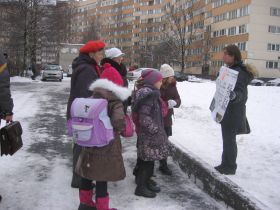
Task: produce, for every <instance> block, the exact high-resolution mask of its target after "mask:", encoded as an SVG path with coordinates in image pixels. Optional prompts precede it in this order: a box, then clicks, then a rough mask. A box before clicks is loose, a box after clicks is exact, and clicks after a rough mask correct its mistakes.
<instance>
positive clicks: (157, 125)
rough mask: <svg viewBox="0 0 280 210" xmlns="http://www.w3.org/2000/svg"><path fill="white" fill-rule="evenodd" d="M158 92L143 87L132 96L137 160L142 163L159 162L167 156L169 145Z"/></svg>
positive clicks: (146, 86) (151, 88) (149, 86)
mask: <svg viewBox="0 0 280 210" xmlns="http://www.w3.org/2000/svg"><path fill="white" fill-rule="evenodd" d="M159 98H160V91H159V90H157V89H156V88H154V87H153V86H151V85H144V86H143V87H141V88H140V89H139V90H137V91H136V92H135V93H134V94H133V96H132V111H133V112H135V113H137V114H138V119H139V130H138V133H137V135H138V138H137V153H138V158H140V159H141V160H144V161H153V160H161V159H165V158H167V156H168V155H169V143H168V139H167V135H166V133H165V130H164V123H163V116H162V110H161V105H160V100H159Z"/></svg>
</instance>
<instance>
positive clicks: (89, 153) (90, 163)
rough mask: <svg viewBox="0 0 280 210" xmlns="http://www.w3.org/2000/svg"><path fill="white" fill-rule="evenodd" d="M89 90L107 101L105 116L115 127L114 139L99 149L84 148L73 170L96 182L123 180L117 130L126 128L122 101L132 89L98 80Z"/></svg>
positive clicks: (123, 169)
mask: <svg viewBox="0 0 280 210" xmlns="http://www.w3.org/2000/svg"><path fill="white" fill-rule="evenodd" d="M90 89H91V90H92V91H93V97H94V98H104V99H107V100H108V102H109V103H108V115H109V117H110V119H111V123H112V126H113V128H114V140H112V141H111V142H110V143H109V145H107V146H104V147H101V148H98V147H91V148H83V150H82V152H81V154H80V157H79V160H78V163H77V167H76V172H77V173H78V174H79V175H80V176H82V177H84V178H87V179H90V180H95V181H118V180H121V179H124V177H125V168H124V163H123V157H122V145H121V141H120V132H121V131H123V130H124V128H125V120H124V112H123V104H122V101H124V100H126V99H127V98H128V97H129V96H130V94H131V91H130V90H129V89H128V88H125V87H120V86H117V85H115V84H114V83H112V82H110V81H108V80H106V79H99V80H97V81H95V82H94V83H93V84H92V85H91V86H90Z"/></svg>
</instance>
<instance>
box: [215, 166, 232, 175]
mask: <svg viewBox="0 0 280 210" xmlns="http://www.w3.org/2000/svg"><path fill="white" fill-rule="evenodd" d="M214 168H215V169H216V170H217V171H219V172H220V173H221V174H225V175H234V174H235V172H236V167H228V166H225V165H218V166H216V167H214Z"/></svg>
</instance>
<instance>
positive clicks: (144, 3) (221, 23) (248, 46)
mask: <svg viewBox="0 0 280 210" xmlns="http://www.w3.org/2000/svg"><path fill="white" fill-rule="evenodd" d="M77 5H78V6H77V9H76V13H75V15H74V16H73V20H72V23H73V24H72V26H73V29H74V32H75V33H74V34H76V35H75V36H74V37H75V41H76V43H81V42H82V41H84V40H82V37H85V35H84V34H85V33H86V32H87V33H88V35H89V36H88V37H87V38H90V35H91V34H92V32H90V27H91V25H92V24H93V23H94V24H96V25H95V27H94V28H95V29H98V30H96V31H97V32H98V34H99V37H100V38H101V39H103V40H104V41H105V42H106V43H107V44H108V46H109V47H110V46H117V47H119V48H121V49H122V50H123V51H124V52H125V53H126V54H127V55H129V56H127V57H126V62H127V63H128V64H134V63H137V64H140V65H141V66H155V67H158V65H159V64H158V63H156V62H155V52H154V48H155V47H156V46H157V45H158V44H160V43H162V42H164V41H165V38H166V37H164V36H166V34H167V30H173V29H171V28H172V27H171V26H172V21H170V17H168V11H170V10H168V8H169V9H170V8H173V10H174V14H173V15H174V16H175V17H176V20H175V21H180V26H179V28H178V30H179V31H180V32H182V31H184V32H186V33H185V35H184V36H186V37H185V38H186V40H185V41H186V42H185V43H186V45H187V46H186V49H185V50H186V53H185V68H184V71H185V72H186V73H190V74H209V75H215V74H216V73H217V71H218V70H219V68H220V66H221V65H223V62H222V56H223V48H224V47H225V46H226V45H229V44H236V45H237V46H238V47H239V48H240V50H241V52H242V57H243V59H244V61H245V62H246V63H251V64H253V65H255V66H256V68H257V69H258V71H259V77H280V63H279V59H280V55H279V44H280V24H279V23H280V16H279V15H280V14H279V13H280V1H279V0H267V1H262V0H141V1H140V0H87V1H80V2H78V3H77ZM186 11H187V12H186ZM168 18H169V19H168ZM173 21H174V20H173ZM168 22H169V23H168ZM170 24H171V25H170ZM174 24H175V22H173V25H174ZM173 32H174V31H173ZM170 34H172V33H170ZM173 34H174V33H173ZM174 36H175V35H174ZM170 52H171V51H170ZM171 57H172V56H170V58H171ZM169 63H171V64H176V63H177V64H180V63H181V61H180V56H179V57H178V59H173V58H172V60H170V61H169ZM178 69H180V67H179V68H178Z"/></svg>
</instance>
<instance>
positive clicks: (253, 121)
mask: <svg viewBox="0 0 280 210" xmlns="http://www.w3.org/2000/svg"><path fill="white" fill-rule="evenodd" d="M69 80H70V78H65V80H63V82H41V81H36V82H34V81H32V80H31V79H29V78H19V77H14V78H11V81H12V85H11V86H12V96H13V98H14V103H15V107H14V113H15V120H19V121H20V122H21V124H22V127H23V130H24V133H23V139H24V146H23V149H21V150H20V151H19V152H17V153H16V155H15V156H12V157H10V156H7V157H6V156H2V157H0V194H1V195H2V196H3V200H2V202H1V204H0V209H1V210H27V209H34V210H58V209H61V210H68V209H76V206H78V195H77V190H76V189H72V188H70V187H69V183H70V179H71V167H70V166H69V164H70V163H69V154H68V156H66V155H65V154H64V153H63V152H65V151H64V150H63V146H65V145H66V146H67V147H71V146H70V144H71V143H70V140H69V139H68V138H67V136H66V135H65V134H64V133H63V132H64V131H63V132H62V134H59V135H58V136H56V135H57V129H56V127H57V126H59V125H60V124H64V123H65V119H64V117H65V111H66V110H65V109H66V98H65V97H66V96H67V95H68V92H67V91H69V85H70V84H69ZM36 86H37V89H34V87H36ZM130 86H131V87H132V88H133V84H132V83H130ZM178 90H179V93H180V96H181V98H182V105H181V107H180V108H177V109H175V119H174V126H173V136H172V137H171V138H170V140H171V141H172V142H173V143H174V144H176V145H177V146H178V147H179V148H181V149H182V150H184V149H185V150H188V151H191V152H192V153H194V154H195V155H196V156H198V157H199V158H200V159H201V160H203V161H204V162H206V163H208V164H209V165H210V166H212V167H214V166H216V165H218V164H219V163H220V159H221V154H222V137H221V129H220V125H219V124H217V123H215V122H214V121H213V120H212V118H211V114H210V111H209V108H208V107H209V105H210V102H211V100H212V97H213V95H214V92H215V83H214V82H210V81H206V82H205V81H204V82H202V83H190V82H180V83H178ZM51 94H54V96H51ZM279 96H280V88H279V87H268V86H260V87H255V86H249V98H248V102H247V117H248V120H249V123H250V126H251V130H252V132H251V134H249V135H241V136H238V137H237V142H238V159H237V163H238V169H237V173H236V175H234V176H227V177H228V178H229V179H231V180H232V181H233V182H235V183H236V184H238V185H239V186H241V187H242V188H243V189H244V190H245V191H247V192H248V193H250V194H251V195H252V196H254V197H256V198H257V199H258V200H260V201H261V202H263V203H264V204H265V205H267V206H269V207H270V208H271V209H274V210H276V209H277V210H278V209H279V206H280V195H279V188H280V165H279V161H280V132H279V125H280V117H279V116H280V113H279V112H280V103H279V100H280V97H279ZM59 100H63V103H61V104H57V105H55V106H54V101H56V102H57V101H59ZM38 119H40V120H38ZM2 126H3V121H2ZM62 128H63V126H62ZM63 129H64V128H63ZM60 132H61V131H60ZM134 141H135V140H134V139H131V140H130V139H128V140H127V142H124V143H123V145H124V159H125V161H126V162H125V166H126V169H127V178H126V179H125V180H124V181H120V182H116V183H110V184H109V192H110V193H111V195H112V206H116V207H119V208H120V209H122V210H125V209H129V210H133V209H135V210H140V209H166V210H167V209H168V210H173V209H176V210H177V209H178V210H179V209H186V208H188V209H202V207H200V208H198V207H196V206H195V204H196V203H194V202H193V201H192V200H191V199H192V198H193V197H202V198H203V199H204V201H203V202H206V203H213V200H211V198H208V197H207V196H206V195H203V194H202V193H201V192H200V190H198V189H196V187H195V186H194V184H192V183H191V181H188V179H187V178H186V179H185V178H184V174H183V173H181V172H180V170H179V169H178V168H176V166H175V165H174V164H172V163H171V161H170V165H171V168H172V169H173V170H175V171H176V174H177V175H176V177H175V180H173V179H171V180H169V179H168V178H166V177H163V176H160V175H159V176H158V177H156V179H157V181H158V182H159V184H160V186H161V187H162V188H163V192H162V193H160V194H159V196H158V197H157V198H156V199H144V198H139V197H136V196H134V195H133V192H134V189H135V184H134V181H133V179H134V177H133V176H132V175H131V173H132V172H131V170H132V167H133V165H134V163H135V158H136V157H135V142H134ZM58 143H60V144H58ZM58 153H61V154H58ZM64 156H65V157H64ZM157 173H158V172H157ZM3 181H4V182H3ZM174 181H175V182H174ZM178 182H179V183H178ZM191 190H192V194H189V191H191ZM188 196H189V197H188ZM189 198H190V202H189V203H186V201H185V200H184V199H187V200H188V199H189ZM183 206H184V207H183ZM205 209H210V208H205ZM216 209H226V207H225V206H223V205H220V204H219V205H218V207H217V208H216Z"/></svg>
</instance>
